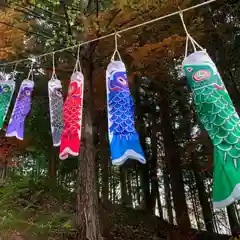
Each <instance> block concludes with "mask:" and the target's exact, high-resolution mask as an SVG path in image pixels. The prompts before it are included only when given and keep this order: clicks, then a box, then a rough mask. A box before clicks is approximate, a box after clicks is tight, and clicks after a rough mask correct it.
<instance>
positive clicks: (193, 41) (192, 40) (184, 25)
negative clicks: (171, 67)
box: [178, 7, 204, 57]
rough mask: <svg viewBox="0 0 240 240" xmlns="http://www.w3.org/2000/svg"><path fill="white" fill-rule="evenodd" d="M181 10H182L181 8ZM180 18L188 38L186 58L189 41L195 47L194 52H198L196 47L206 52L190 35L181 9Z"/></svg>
mask: <svg viewBox="0 0 240 240" xmlns="http://www.w3.org/2000/svg"><path fill="white" fill-rule="evenodd" d="M178 8H179V7H178ZM179 9H180V8H179ZM179 16H180V19H181V21H182V25H183V28H184V31H185V33H186V35H187V38H186V49H185V57H186V56H187V50H188V41H189V40H190V41H191V43H192V46H193V49H194V52H196V51H197V48H196V46H197V47H199V48H200V49H201V50H202V51H204V48H203V47H201V46H200V45H199V44H198V43H197V42H196V41H195V40H194V39H193V37H192V36H191V35H190V33H189V32H188V30H187V27H186V24H185V22H184V18H183V12H182V10H181V9H180V11H179Z"/></svg>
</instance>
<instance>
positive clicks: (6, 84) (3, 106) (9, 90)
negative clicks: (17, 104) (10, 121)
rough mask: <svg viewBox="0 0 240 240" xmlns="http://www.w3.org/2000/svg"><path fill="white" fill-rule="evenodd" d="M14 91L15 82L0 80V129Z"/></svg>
mask: <svg viewBox="0 0 240 240" xmlns="http://www.w3.org/2000/svg"><path fill="white" fill-rule="evenodd" d="M14 89H15V81H14V80H13V79H10V80H6V79H5V78H4V79H0V129H2V127H3V123H4V121H5V118H6V115H7V112H8V109H9V106H10V102H11V100H12V96H13V92H14Z"/></svg>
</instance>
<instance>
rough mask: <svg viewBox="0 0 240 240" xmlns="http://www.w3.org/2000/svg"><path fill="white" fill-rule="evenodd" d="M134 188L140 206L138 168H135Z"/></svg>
mask: <svg viewBox="0 0 240 240" xmlns="http://www.w3.org/2000/svg"><path fill="white" fill-rule="evenodd" d="M136 186H137V190H136V199H137V202H138V205H140V203H141V193H140V185H139V169H138V166H136Z"/></svg>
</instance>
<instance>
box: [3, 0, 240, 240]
mask: <svg viewBox="0 0 240 240" xmlns="http://www.w3.org/2000/svg"><path fill="white" fill-rule="evenodd" d="M200 2H203V1H199V0H138V1H134V0H112V1H110V0H86V1H80V0H59V1H58V0H38V1H37V0H29V1H24V0H12V1H11V0H10V1H1V2H0V12H1V14H0V35H1V39H0V59H1V63H5V62H8V61H13V60H18V59H21V58H27V57H34V56H36V55H39V54H42V53H45V52H51V51H55V50H57V49H61V48H65V47H69V46H72V45H74V44H78V43H79V42H82V41H86V40H88V39H93V38H95V37H99V36H102V35H105V34H108V33H112V32H114V31H115V30H120V29H123V28H127V27H129V26H132V25H135V24H138V23H142V22H144V21H147V20H150V19H153V18H155V17H159V16H163V15H165V14H166V13H171V12H173V11H177V10H178V6H179V7H180V8H181V9H183V8H186V7H189V6H192V5H194V4H198V3H200ZM184 19H185V21H186V25H187V27H188V29H189V32H190V33H191V35H192V36H193V37H194V38H195V39H196V40H197V41H198V42H199V43H200V44H201V45H202V46H204V48H206V49H207V51H208V53H209V54H210V56H211V57H212V59H213V60H214V61H215V63H216V65H217V67H218V69H219V72H220V73H221V75H222V77H223V80H224V83H225V85H226V87H227V89H228V91H229V94H230V96H231V98H232V100H233V102H234V104H235V107H236V110H237V111H238V106H239V103H240V89H239V87H240V82H239V79H240V62H239V54H240V20H239V19H240V2H239V1H238V0H218V1H217V2H215V3H212V4H209V5H206V6H204V7H202V8H198V9H195V10H191V11H188V12H186V13H185V14H184ZM118 43H119V51H120V53H121V56H122V59H123V60H124V62H125V64H126V66H127V69H128V77H129V82H130V88H131V92H132V95H133V98H134V101H135V115H136V128H137V130H138V132H139V134H140V141H141V144H142V147H143V149H144V152H145V156H146V159H147V164H145V165H141V164H140V163H137V162H135V161H133V160H129V161H128V162H127V163H126V164H124V165H123V166H121V167H116V166H113V165H112V164H111V161H110V153H109V144H108V137H107V116H106V97H105V70H106V67H107V64H108V63H109V61H110V58H111V55H112V53H113V51H114V38H113V37H112V38H108V39H105V40H101V41H99V42H95V43H92V44H89V45H86V46H84V47H82V48H81V63H82V67H83V71H84V75H85V93H84V120H83V136H82V142H81V153H80V156H79V157H78V158H71V159H68V160H65V161H61V162H60V161H59V159H58V151H59V150H58V149H56V148H53V146H52V138H51V132H50V119H49V103H48V90H47V82H48V80H49V79H50V77H51V74H52V56H51V55H50V56H46V57H43V58H41V59H38V60H37V62H36V63H35V64H34V81H35V88H34V92H33V99H32V109H31V113H30V115H29V117H28V118H27V121H26V124H25V139H24V141H21V142H19V141H17V140H15V139H12V138H5V137H4V133H5V131H1V132H0V174H1V179H0V180H1V182H0V184H1V186H0V203H1V208H0V239H16V240H17V239H18V240H23V239H24V240H25V239H27V240H28V239H79V240H80V239H82V240H87V239H89V240H99V239H109V240H110V239H124V240H127V239H135V240H138V239H139V240H141V239H158V240H161V239H186V240H187V239H229V235H231V233H232V232H234V231H235V230H236V229H239V228H240V224H239V220H240V215H239V209H240V205H239V204H238V203H235V204H233V205H231V206H229V207H228V208H226V209H221V210H213V208H212V203H211V193H212V168H213V158H212V154H213V153H212V144H211V142H210V140H209V138H208V136H207V134H206V132H204V131H201V130H200V128H199V125H198V122H197V119H196V118H195V113H194V108H193V106H192V104H191V95H190V92H189V89H188V88H187V86H186V82H185V80H184V79H182V78H181V76H180V68H181V62H182V60H183V58H184V48H185V33H184V29H183V27H182V24H181V20H180V18H179V16H173V17H171V18H167V19H164V20H162V21H159V22H156V23H154V24H150V25H146V26H144V27H141V28H138V29H135V30H131V31H128V32H126V33H123V34H122V35H121V38H119V41H118ZM76 53H77V49H73V50H67V51H64V52H61V53H57V54H55V61H56V72H57V76H58V78H59V79H60V80H61V81H62V84H63V87H64V96H66V92H67V87H68V83H69V79H70V76H71V74H72V71H73V67H74V64H75V61H76ZM30 64H31V63H30V61H26V62H21V63H19V64H18V65H17V66H15V65H12V66H7V67H3V68H2V69H1V74H4V73H10V72H11V71H13V69H14V68H15V67H16V69H17V71H18V74H17V79H16V83H17V88H18V87H19V86H20V83H21V81H22V80H23V79H24V78H26V76H27V74H28V71H29V68H30ZM15 95H16V94H15ZM15 97H16V96H14V99H15ZM13 102H14V101H13ZM12 107H13V106H12V105H11V110H12ZM10 112H11V111H9V113H10ZM9 115H10V114H9ZM9 117H10V116H8V117H7V119H6V125H7V123H8V121H9ZM6 125H5V126H6ZM86 129H88V130H89V129H90V130H91V131H86ZM219 234H221V235H219Z"/></svg>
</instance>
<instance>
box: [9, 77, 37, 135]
mask: <svg viewBox="0 0 240 240" xmlns="http://www.w3.org/2000/svg"><path fill="white" fill-rule="evenodd" d="M33 87H34V82H33V81H30V80H24V81H23V82H22V84H21V87H20V90H19V92H18V96H17V99H16V102H15V105H14V109H13V112H12V116H11V119H10V121H9V124H8V127H7V132H6V136H7V137H16V138H17V139H19V140H23V137H24V121H25V119H26V117H27V115H28V114H29V112H30V110H31V96H32V91H33Z"/></svg>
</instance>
